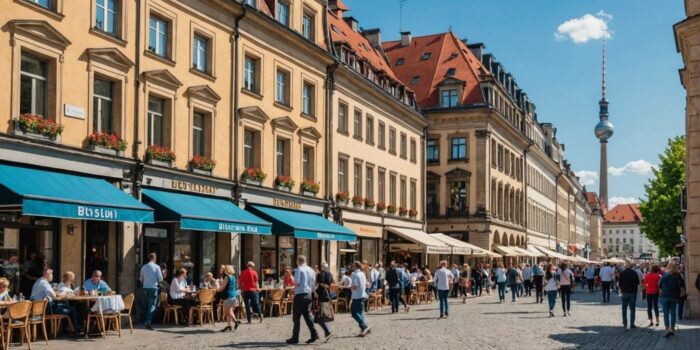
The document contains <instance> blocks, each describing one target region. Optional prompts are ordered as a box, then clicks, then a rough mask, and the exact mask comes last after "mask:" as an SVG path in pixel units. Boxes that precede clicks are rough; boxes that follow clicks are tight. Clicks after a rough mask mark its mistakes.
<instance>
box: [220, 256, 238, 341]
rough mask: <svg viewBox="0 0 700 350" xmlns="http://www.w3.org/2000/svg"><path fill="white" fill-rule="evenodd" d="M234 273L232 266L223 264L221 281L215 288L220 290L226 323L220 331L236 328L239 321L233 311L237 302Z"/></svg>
mask: <svg viewBox="0 0 700 350" xmlns="http://www.w3.org/2000/svg"><path fill="white" fill-rule="evenodd" d="M234 273H235V271H234V270H233V266H231V265H226V266H224V271H223V278H222V282H221V285H220V286H219V288H218V289H217V292H221V293H222V297H223V298H224V299H223V301H224V315H226V323H227V326H226V327H224V329H222V330H221V331H222V332H228V331H231V330H235V329H238V325H239V324H240V323H241V322H240V321H238V320H237V319H236V315H235V314H234V312H233V309H234V307H235V306H236V303H238V286H237V284H236V276H234ZM231 322H233V328H231Z"/></svg>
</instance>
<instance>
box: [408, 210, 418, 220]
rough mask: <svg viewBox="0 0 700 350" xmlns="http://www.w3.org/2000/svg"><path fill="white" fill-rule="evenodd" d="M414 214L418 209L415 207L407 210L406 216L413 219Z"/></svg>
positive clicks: (416, 214) (415, 214)
mask: <svg viewBox="0 0 700 350" xmlns="http://www.w3.org/2000/svg"><path fill="white" fill-rule="evenodd" d="M416 216H418V211H417V210H415V209H411V210H409V211H408V217H409V218H411V219H415V218H416Z"/></svg>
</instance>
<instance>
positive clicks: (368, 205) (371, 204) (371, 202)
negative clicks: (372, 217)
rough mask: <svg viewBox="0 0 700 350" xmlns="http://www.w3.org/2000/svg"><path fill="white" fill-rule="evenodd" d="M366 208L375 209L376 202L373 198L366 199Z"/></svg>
mask: <svg viewBox="0 0 700 350" xmlns="http://www.w3.org/2000/svg"><path fill="white" fill-rule="evenodd" d="M365 208H367V209H372V208H374V200H372V199H371V198H365Z"/></svg>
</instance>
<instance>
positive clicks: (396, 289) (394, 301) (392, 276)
mask: <svg viewBox="0 0 700 350" xmlns="http://www.w3.org/2000/svg"><path fill="white" fill-rule="evenodd" d="M386 284H387V286H388V287H389V304H391V313H392V314H395V313H397V312H399V300H401V276H400V272H399V271H398V270H397V269H396V261H394V260H392V261H391V262H390V263H389V270H387V271H386Z"/></svg>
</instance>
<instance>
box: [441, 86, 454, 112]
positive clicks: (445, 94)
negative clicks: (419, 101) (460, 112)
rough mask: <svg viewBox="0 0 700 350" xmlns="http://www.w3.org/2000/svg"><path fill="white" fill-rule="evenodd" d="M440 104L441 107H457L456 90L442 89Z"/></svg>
mask: <svg viewBox="0 0 700 350" xmlns="http://www.w3.org/2000/svg"><path fill="white" fill-rule="evenodd" d="M440 96H441V97H440V104H441V106H442V107H443V108H449V107H457V90H455V89H449V90H442V92H441V95H440Z"/></svg>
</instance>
